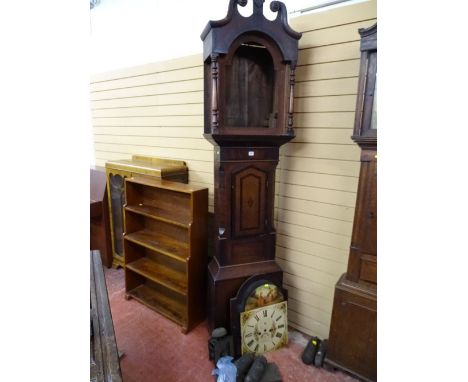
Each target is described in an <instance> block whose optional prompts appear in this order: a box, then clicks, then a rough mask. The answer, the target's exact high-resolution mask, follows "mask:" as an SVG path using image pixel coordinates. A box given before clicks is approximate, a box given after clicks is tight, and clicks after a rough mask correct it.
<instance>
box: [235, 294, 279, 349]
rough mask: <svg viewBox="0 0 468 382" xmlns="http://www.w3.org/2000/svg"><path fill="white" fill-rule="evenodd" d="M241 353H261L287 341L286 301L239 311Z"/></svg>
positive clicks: (277, 347)
mask: <svg viewBox="0 0 468 382" xmlns="http://www.w3.org/2000/svg"><path fill="white" fill-rule="evenodd" d="M241 338H242V354H244V353H256V354H263V353H266V352H269V351H272V350H276V349H279V348H280V347H282V346H284V345H286V344H287V343H288V317H287V303H286V301H283V302H280V303H278V304H273V305H268V306H264V307H261V308H258V309H253V310H249V311H247V312H242V313H241Z"/></svg>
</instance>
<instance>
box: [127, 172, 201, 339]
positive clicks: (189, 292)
mask: <svg viewBox="0 0 468 382" xmlns="http://www.w3.org/2000/svg"><path fill="white" fill-rule="evenodd" d="M125 194H126V198H127V199H126V204H125V215H124V224H125V233H124V258H125V288H126V298H134V299H136V300H138V301H140V302H142V303H143V304H145V305H147V306H148V307H150V308H151V309H153V310H155V311H157V312H159V313H160V314H162V315H164V316H166V317H167V318H169V319H171V320H173V321H175V322H176V323H178V324H179V325H180V326H181V327H182V331H183V332H184V333H187V332H188V331H189V330H190V329H191V328H193V326H194V325H195V324H197V323H198V322H199V321H201V320H202V319H203V318H204V314H205V294H206V293H205V291H206V289H205V279H206V269H207V254H206V251H207V234H206V227H207V215H208V189H207V188H201V187H194V186H190V185H188V184H182V183H176V182H171V181H165V180H158V179H147V178H146V179H145V178H138V177H134V178H127V179H125Z"/></svg>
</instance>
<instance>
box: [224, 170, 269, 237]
mask: <svg viewBox="0 0 468 382" xmlns="http://www.w3.org/2000/svg"><path fill="white" fill-rule="evenodd" d="M232 176H233V179H232V184H233V185H234V193H233V200H232V214H233V215H232V218H233V219H232V223H233V224H232V227H233V236H234V237H239V236H248V235H257V234H261V233H264V232H265V227H266V223H267V222H266V203H267V190H266V185H267V180H268V174H267V173H266V172H264V171H261V170H259V169H257V168H255V167H247V168H245V169H243V170H241V171H239V172H237V173H235V174H233V175H232Z"/></svg>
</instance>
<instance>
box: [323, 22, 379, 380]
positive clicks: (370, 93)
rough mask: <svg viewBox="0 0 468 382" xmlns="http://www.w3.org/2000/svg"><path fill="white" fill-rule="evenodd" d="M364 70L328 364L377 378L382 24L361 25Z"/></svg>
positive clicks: (366, 376)
mask: <svg viewBox="0 0 468 382" xmlns="http://www.w3.org/2000/svg"><path fill="white" fill-rule="evenodd" d="M359 33H360V35H361V68H360V73H359V85H358V96H357V106H356V119H355V123H354V132H353V136H352V139H353V140H354V141H355V142H356V143H357V144H358V145H359V146H360V148H361V150H362V151H361V171H360V174H359V185H358V192H357V200H356V210H355V216H354V225H353V234H352V238H351V247H350V251H349V261H348V269H347V272H346V273H345V274H343V275H342V276H341V278H340V279H339V280H338V282H337V284H336V287H335V297H334V303H333V312H332V319H331V325H330V338H329V346H328V352H327V356H326V359H325V364H326V365H328V366H329V367H333V368H339V369H342V370H344V371H347V372H349V373H351V374H353V375H354V376H356V377H359V378H361V379H363V380H366V381H376V380H377V107H376V78H377V24H375V25H374V26H372V27H370V28H368V29H360V30H359Z"/></svg>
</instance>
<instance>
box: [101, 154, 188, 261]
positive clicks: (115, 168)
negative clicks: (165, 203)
mask: <svg viewBox="0 0 468 382" xmlns="http://www.w3.org/2000/svg"><path fill="white" fill-rule="evenodd" d="M106 174H107V190H108V199H109V213H110V229H111V238H112V254H113V266H115V267H118V266H123V265H124V261H123V251H124V249H123V206H124V204H125V189H124V181H125V178H130V177H133V176H136V175H138V176H140V177H147V178H155V179H167V180H172V181H175V182H181V183H187V182H188V168H187V166H186V164H185V162H183V161H179V160H171V159H162V158H156V157H150V156H142V155H133V156H132V159H128V160H127V159H123V160H115V161H108V162H106Z"/></svg>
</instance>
